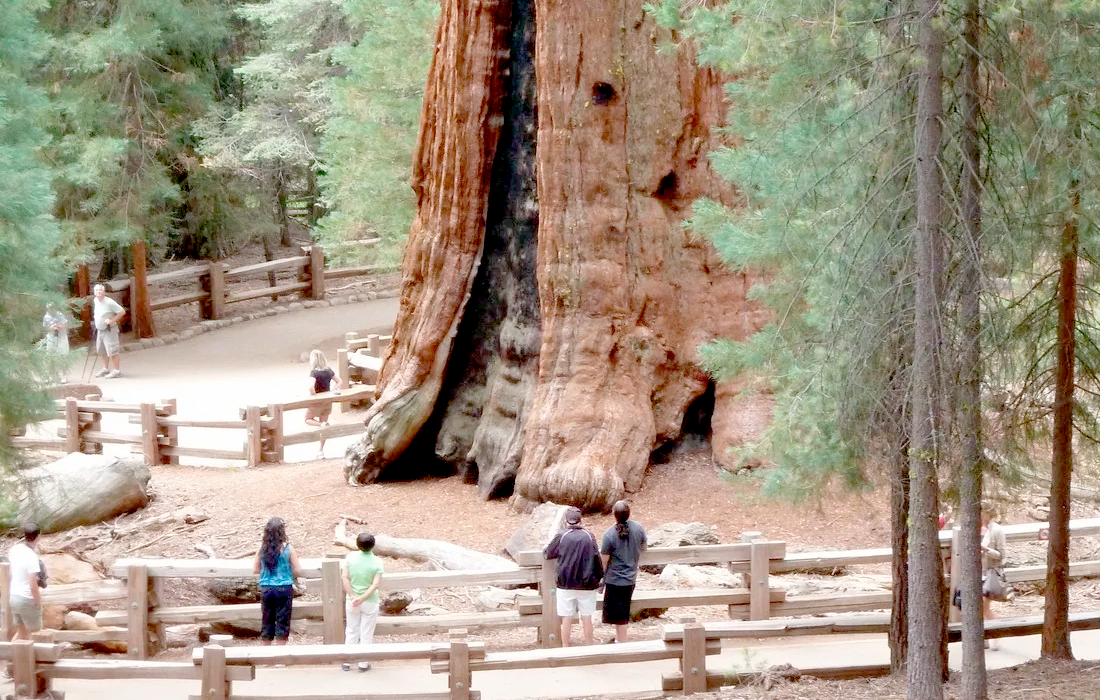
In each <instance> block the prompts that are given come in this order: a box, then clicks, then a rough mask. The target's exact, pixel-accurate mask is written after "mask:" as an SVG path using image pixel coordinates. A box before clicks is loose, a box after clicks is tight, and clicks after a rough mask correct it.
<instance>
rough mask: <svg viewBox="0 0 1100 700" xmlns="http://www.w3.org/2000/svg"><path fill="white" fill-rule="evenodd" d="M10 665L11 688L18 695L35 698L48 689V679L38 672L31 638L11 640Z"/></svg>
mask: <svg viewBox="0 0 1100 700" xmlns="http://www.w3.org/2000/svg"><path fill="white" fill-rule="evenodd" d="M11 665H12V673H11V678H12V689H13V690H14V691H15V694H16V695H17V696H18V697H27V698H37V697H39V696H40V695H42V694H44V693H45V692H46V691H47V690H49V689H50V684H49V681H48V680H47V679H46V678H44V677H42V676H41V675H39V673H38V667H37V666H36V665H35V660H34V642H32V641H31V640H29V639H20V640H19V641H17V642H12V649H11Z"/></svg>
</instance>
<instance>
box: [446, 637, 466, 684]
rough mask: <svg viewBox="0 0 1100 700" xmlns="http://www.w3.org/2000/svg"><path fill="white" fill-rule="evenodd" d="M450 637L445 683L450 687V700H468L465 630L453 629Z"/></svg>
mask: <svg viewBox="0 0 1100 700" xmlns="http://www.w3.org/2000/svg"><path fill="white" fill-rule="evenodd" d="M450 637H451V648H450V656H449V658H448V661H447V665H448V674H447V685H448V686H449V687H450V689H451V700H470V680H471V673H470V644H469V641H468V640H467V639H466V630H465V629H453V630H451V633H450Z"/></svg>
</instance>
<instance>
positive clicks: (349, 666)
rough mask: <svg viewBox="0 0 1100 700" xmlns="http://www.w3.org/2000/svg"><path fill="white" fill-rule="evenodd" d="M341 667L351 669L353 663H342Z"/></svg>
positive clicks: (346, 669)
mask: <svg viewBox="0 0 1100 700" xmlns="http://www.w3.org/2000/svg"><path fill="white" fill-rule="evenodd" d="M340 668H342V669H344V670H345V671H350V670H351V664H340Z"/></svg>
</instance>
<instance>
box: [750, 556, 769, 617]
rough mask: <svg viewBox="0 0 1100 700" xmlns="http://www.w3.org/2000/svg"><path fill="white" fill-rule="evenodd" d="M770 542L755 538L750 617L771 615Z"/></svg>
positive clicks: (752, 557) (751, 560)
mask: <svg viewBox="0 0 1100 700" xmlns="http://www.w3.org/2000/svg"><path fill="white" fill-rule="evenodd" d="M768 549H769V547H768V542H767V541H766V540H755V541H753V543H752V554H751V559H750V560H749V578H750V579H751V583H750V588H749V619H750V620H767V619H768V618H769V617H771V591H770V590H768V574H770V573H771V560H769V559H768Z"/></svg>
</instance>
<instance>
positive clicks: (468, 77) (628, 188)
mask: <svg viewBox="0 0 1100 700" xmlns="http://www.w3.org/2000/svg"><path fill="white" fill-rule="evenodd" d="M643 5H644V2H643V0H594V1H592V2H586V3H577V2H572V1H566V0H535V2H534V3H533V5H532V4H530V3H529V2H528V0H512V1H511V2H500V3H476V4H470V3H460V2H458V1H457V0H445V2H444V3H443V6H442V10H441V18H440V34H439V41H438V42H437V46H439V50H438V51H437V53H436V60H435V62H434V63H433V65H432V68H431V70H430V71H429V78H428V86H427V89H426V92H425V103H424V119H423V121H422V131H421V134H420V142H419V150H418V155H417V160H416V165H415V171H414V182H415V183H416V191H417V193H418V196H419V202H418V213H417V218H416V220H415V222H414V224H413V227H412V230H411V231H410V236H409V244H408V245H407V246H406V257H405V263H404V269H403V292H402V298H401V310H400V311H399V314H398V319H397V324H396V327H395V331H394V342H393V344H392V345H391V346H390V347H391V349H390V351H389V352H390V355H389V356H388V357H387V360H386V363H385V366H384V367H383V371H382V377H381V381H380V383H381V396H380V399H379V401H378V402H377V403H376V404H375V405H374V406H373V407H372V408H371V409H370V411H369V412H368V415H367V420H366V422H367V430H366V434H365V436H364V437H363V439H362V440H361V441H360V442H359V443H357V444H356V445H355V446H354V447H353V449H352V450H351V451H350V452H349V456H348V459H347V462H346V464H345V472H346V474H347V477H348V480H349V481H350V482H352V483H365V482H369V481H371V480H373V479H375V478H376V477H377V476H378V474H379V473H380V472H381V470H382V469H383V468H388V467H389V465H390V464H392V463H394V462H395V461H397V460H398V458H399V457H400V456H401V455H402V454H403V453H404V452H405V451H406V450H407V449H408V448H410V447H416V448H417V449H415V450H413V451H412V452H410V453H409V456H410V457H412V456H413V455H417V456H418V457H424V456H425V453H426V452H427V451H428V450H429V449H430V450H431V451H432V453H434V455H435V456H436V457H439V458H442V459H443V460H445V461H446V462H449V463H451V464H452V465H455V466H456V467H457V468H459V469H468V470H470V473H474V472H475V471H476V473H477V474H478V479H479V490H480V492H481V493H482V495H485V496H487V495H492V494H504V493H507V492H508V491H509V490H511V489H512V485H511V480H512V476H511V475H512V474H513V473H514V474H515V477H514V484H515V487H514V488H515V492H516V497H517V500H519V501H521V502H523V501H527V500H535V501H541V500H554V501H558V502H568V503H575V504H577V505H581V506H585V507H592V508H600V507H606V506H609V505H610V504H611V503H612V502H614V501H615V500H617V499H618V498H621V497H622V495H623V494H624V493H625V492H630V491H634V490H636V489H637V488H638V487H639V486H640V484H641V478H642V476H643V474H644V472H645V468H646V465H647V463H648V458H649V454H650V452H651V451H652V450H653V449H655V448H656V447H658V446H659V445H661V444H662V443H663V442H665V441H667V440H671V439H675V438H676V437H678V436H679V434H680V432H681V430H682V425H683V420H684V414H685V410H686V409H687V407H688V406H689V405H690V404H691V402H692V401H693V400H694V399H696V398H697V397H699V396H701V395H702V394H703V393H704V392H705V391H706V389H707V386H708V384H709V380H708V378H707V377H706V375H705V374H704V373H703V372H702V371H701V369H700V368H699V366H698V363H697V347H698V345H699V344H700V343H702V342H705V341H707V340H709V339H712V338H717V337H731V338H738V339H743V338H746V337H748V336H749V335H750V334H751V333H752V332H754V331H755V330H756V329H757V328H759V327H760V326H761V325H762V324H763V322H764V320H765V319H766V313H765V312H764V311H761V310H759V308H758V307H756V306H754V305H753V304H750V303H749V302H748V301H747V293H748V289H749V286H750V285H751V283H752V279H751V278H750V277H749V276H748V275H746V274H739V273H733V272H730V271H729V270H727V269H725V268H724V267H723V266H722V265H721V263H720V261H719V259H718V256H717V255H716V253H715V251H714V250H713V248H712V247H711V246H710V244H709V243H706V242H704V241H701V240H699V239H697V238H695V237H693V236H690V235H689V234H688V233H687V232H685V231H684V229H683V226H682V222H683V219H684V218H685V217H686V216H687V215H688V214H689V213H690V207H691V204H692V202H693V201H694V200H695V199H696V198H698V197H700V196H704V195H705V196H709V197H712V198H714V199H718V200H720V201H724V202H727V203H733V201H734V193H733V191H732V189H731V188H730V187H729V186H728V185H726V184H725V183H723V182H722V181H721V179H720V178H719V177H718V176H717V175H716V174H715V173H714V172H713V171H712V170H711V168H710V164H709V161H708V158H707V153H708V151H709V150H710V149H711V148H713V147H714V146H715V145H717V144H718V138H719V134H718V130H717V127H718V126H719V125H721V123H722V121H723V119H724V116H725V110H726V109H727V104H726V102H725V98H724V93H723V83H724V78H723V76H721V75H719V74H718V73H716V72H714V71H711V70H708V69H702V68H699V67H698V66H697V65H695V63H694V60H693V58H694V57H693V56H692V55H691V54H690V51H685V52H683V54H682V55H679V56H675V57H670V56H663V55H658V53H657V51H656V49H655V47H656V46H657V45H658V44H659V43H661V41H663V40H665V39H668V38H670V37H669V36H668V35H667V33H666V32H665V30H661V29H659V28H658V27H657V26H656V24H655V22H654V21H653V19H652V18H650V17H648V16H647V15H646V13H645V11H644V9H643ZM532 36H533V45H532V43H531V41H532ZM528 56H529V57H531V60H530V61H529V60H528V58H527V57H528ZM532 89H533V92H531V90H532ZM532 99H533V103H532ZM536 115H537V116H536ZM498 139H499V148H498ZM532 168H533V169H534V170H532ZM532 173H533V177H534V178H535V181H537V193H536V191H535V188H533V187H532V179H531V178H532ZM536 194H537V199H536ZM532 281H534V282H535V283H536V284H535V285H532ZM737 408H738V407H737V406H736V405H735V402H732V401H731V402H723V404H722V407H721V409H716V411H719V410H721V411H735V410H736V409H737ZM417 461H419V462H422V461H423V459H417V460H413V459H409V460H402V461H400V462H397V464H395V465H394V467H393V471H395V472H399V471H400V469H401V468H403V467H402V465H403V464H411V463H413V462H417Z"/></svg>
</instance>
